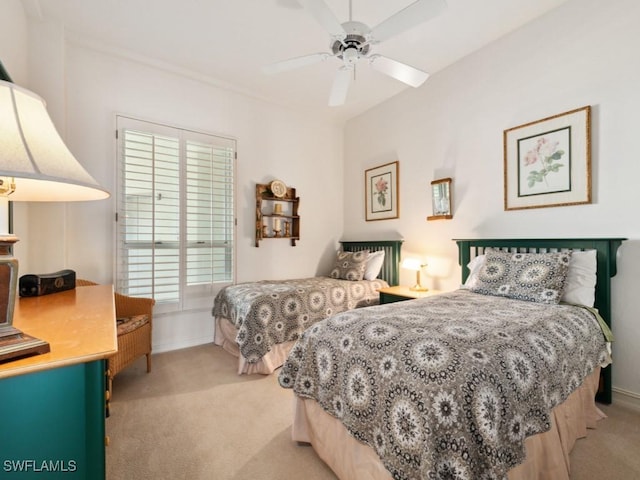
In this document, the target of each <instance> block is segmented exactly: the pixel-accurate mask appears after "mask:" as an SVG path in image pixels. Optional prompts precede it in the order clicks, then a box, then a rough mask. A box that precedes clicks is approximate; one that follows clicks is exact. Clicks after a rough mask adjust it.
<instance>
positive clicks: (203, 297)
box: [114, 114, 238, 313]
mask: <svg viewBox="0 0 640 480" xmlns="http://www.w3.org/2000/svg"><path fill="white" fill-rule="evenodd" d="M125 129H129V130H139V131H141V132H145V133H148V134H150V135H156V136H159V135H162V136H170V137H175V138H179V165H178V172H179V173H178V175H179V177H178V180H179V195H180V200H179V217H180V218H181V220H180V226H179V236H178V248H179V251H178V269H179V281H178V300H177V301H175V302H173V301H172V302H163V301H157V302H156V306H155V309H154V312H156V313H169V312H181V311H182V312H184V311H192V310H201V309H210V308H211V304H212V299H213V297H214V296H215V295H216V293H217V292H218V291H219V290H221V289H222V288H223V287H225V286H227V285H231V284H234V283H235V282H236V271H237V255H236V250H237V242H238V237H237V214H236V211H237V203H238V202H237V198H238V190H237V139H236V138H234V137H231V136H229V135H220V134H215V133H209V132H203V131H198V130H194V129H190V128H184V127H178V126H174V125H168V124H166V123H160V122H156V121H151V120H144V119H140V118H137V117H134V116H130V115H124V114H116V116H115V130H116V182H115V184H116V188H115V191H116V195H115V200H116V201H115V208H116V213H115V221H116V225H115V228H114V249H115V255H114V285H115V288H116V290H117V291H121V292H122V293H126V294H129V293H127V291H126V289H124V288H122V284H121V278H123V277H126V276H127V274H126V272H122V270H123V269H122V268H121V259H122V249H124V248H126V247H125V245H124V244H123V240H122V237H121V235H122V233H121V232H122V227H121V225H122V224H120V223H119V220H120V218H119V217H120V216H121V215H123V214H124V212H125V210H124V203H125V201H124V198H123V196H122V195H123V189H124V183H123V182H124V178H123V169H124V164H123V162H124V159H125V158H124V142H125V138H124V137H125V136H124V134H123V133H124V130H125ZM178 134H179V136H178V137H176V135H178ZM197 139H204V140H209V141H212V142H211V144H212V145H217V146H219V147H221V148H231V149H232V158H231V161H232V173H231V176H232V179H231V182H230V184H231V188H232V195H231V198H232V203H233V205H232V208H231V218H229V217H226V216H225V217H224V218H225V219H226V220H225V221H226V222H230V224H231V225H230V227H231V229H232V232H231V238H232V240H231V243H232V245H231V251H230V258H231V267H230V270H229V273H230V279H229V280H228V281H212V282H211V283H203V284H197V285H188V284H187V274H186V270H187V262H188V258H187V256H186V253H187V250H188V244H187V240H186V233H187V232H186V230H187V215H188V214H187V206H186V203H187V201H186V195H187V193H186V191H185V190H186V182H187V177H186V170H187V161H186V160H187V159H186V149H187V147H186V143H187V140H190V141H194V142H196V141H198V140H197ZM216 139H217V140H220V144H218V143H216V142H215V141H213V140H216ZM156 184H157V183H154V185H153V186H154V187H155V185H156ZM153 191H154V190H153V189H152V192H153ZM154 225H156V223H154ZM147 243H149V244H150V247H151V248H152V249H155V248H157V247H155V246H154V243H155V242H153V241H151V242H147ZM215 244H216V242H215V240H212V242H211V247H210V248H211V250H210V251H211V252H212V254H213V252H214V250H215ZM225 271H226V270H225ZM151 285H152V286H153V285H154V280H151ZM133 295H134V296H135V294H133ZM144 296H149V295H144Z"/></svg>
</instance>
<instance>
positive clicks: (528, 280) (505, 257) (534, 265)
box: [469, 251, 572, 304]
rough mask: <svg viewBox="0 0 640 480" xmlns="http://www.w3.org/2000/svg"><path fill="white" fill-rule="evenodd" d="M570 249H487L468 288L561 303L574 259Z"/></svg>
mask: <svg viewBox="0 0 640 480" xmlns="http://www.w3.org/2000/svg"><path fill="white" fill-rule="evenodd" d="M571 254H572V252H571V251H567V252H557V253H512V252H501V251H487V252H486V253H485V255H486V257H485V261H484V264H483V265H482V268H481V269H480V271H479V272H478V275H477V276H476V277H475V280H474V281H473V282H471V284H470V285H469V289H470V290H471V291H473V292H476V293H482V294H484V295H497V296H501V297H508V298H515V299H518V300H526V301H529V302H538V303H548V304H555V303H558V302H560V298H561V297H562V292H563V290H564V284H565V281H566V278H567V271H568V270H569V262H570V261H571Z"/></svg>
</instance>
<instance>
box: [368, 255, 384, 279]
mask: <svg viewBox="0 0 640 480" xmlns="http://www.w3.org/2000/svg"><path fill="white" fill-rule="evenodd" d="M383 262H384V250H378V251H376V252H369V258H368V259H367V266H366V267H365V268H364V279H365V280H375V279H376V277H377V276H378V274H379V273H380V270H381V269H382V264H383Z"/></svg>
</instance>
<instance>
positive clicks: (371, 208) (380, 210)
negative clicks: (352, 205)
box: [364, 161, 400, 221]
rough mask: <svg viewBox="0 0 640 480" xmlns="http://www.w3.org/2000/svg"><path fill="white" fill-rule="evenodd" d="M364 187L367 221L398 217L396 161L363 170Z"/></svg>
mask: <svg viewBox="0 0 640 480" xmlns="http://www.w3.org/2000/svg"><path fill="white" fill-rule="evenodd" d="M364 186H365V188H364V192H365V193H364V203H365V215H366V219H367V221H371V220H386V219H389V218H398V217H399V216H400V205H399V195H398V162H397V161H395V162H391V163H387V164H385V165H380V166H379V167H375V168H370V169H368V170H365V172H364Z"/></svg>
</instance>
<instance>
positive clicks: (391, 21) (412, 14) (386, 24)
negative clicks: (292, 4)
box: [299, 0, 447, 43]
mask: <svg viewBox="0 0 640 480" xmlns="http://www.w3.org/2000/svg"><path fill="white" fill-rule="evenodd" d="M299 1H300V0H299ZM446 7H447V3H446V1H445V0H418V1H417V2H414V3H412V4H411V5H409V6H407V7H405V8H404V9H402V10H400V11H399V12H398V13H396V14H394V15H392V16H390V17H389V18H387V19H386V20H384V21H383V22H381V23H380V24H379V25H377V26H375V27H373V29H372V30H371V37H372V40H373V42H374V43H375V42H382V41H384V40H386V39H388V38H391V37H393V36H395V35H397V34H399V33H402V32H404V31H405V30H409V29H410V28H411V27H415V26H416V25H418V24H420V23H422V22H426V21H427V20H429V19H430V18H433V17H435V16H436V15H439V14H440V13H441V12H443V11H444V9H445V8H446Z"/></svg>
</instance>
